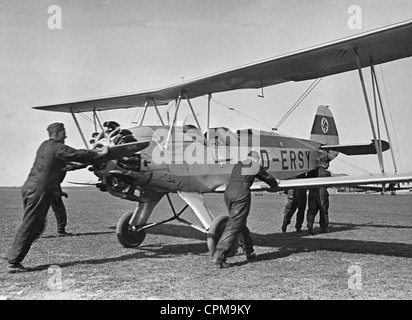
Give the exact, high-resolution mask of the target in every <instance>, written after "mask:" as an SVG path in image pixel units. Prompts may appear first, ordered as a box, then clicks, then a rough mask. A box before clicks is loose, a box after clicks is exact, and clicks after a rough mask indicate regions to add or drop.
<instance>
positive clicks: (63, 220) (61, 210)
mask: <svg viewBox="0 0 412 320" xmlns="http://www.w3.org/2000/svg"><path fill="white" fill-rule="evenodd" d="M51 207H52V209H53V212H54V215H55V217H56V224H57V232H58V233H59V234H61V235H69V233H68V232H66V225H67V212H66V207H65V205H64V203H63V199H62V197H61V196H54V197H53V201H52V203H51Z"/></svg>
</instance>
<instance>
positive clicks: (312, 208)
mask: <svg viewBox="0 0 412 320" xmlns="http://www.w3.org/2000/svg"><path fill="white" fill-rule="evenodd" d="M317 213H318V201H317V200H316V199H314V198H311V197H309V205H308V211H307V213H306V222H307V227H308V233H309V235H312V236H313V235H314V234H315V233H314V232H313V224H314V223H315V217H316V214H317Z"/></svg>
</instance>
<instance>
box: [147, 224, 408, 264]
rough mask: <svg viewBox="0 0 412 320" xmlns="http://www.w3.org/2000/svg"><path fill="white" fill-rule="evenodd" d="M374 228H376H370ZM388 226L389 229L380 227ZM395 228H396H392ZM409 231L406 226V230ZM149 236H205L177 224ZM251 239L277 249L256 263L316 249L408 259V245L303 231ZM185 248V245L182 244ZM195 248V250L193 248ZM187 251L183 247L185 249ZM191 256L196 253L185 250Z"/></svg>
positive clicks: (337, 228) (340, 227) (342, 227)
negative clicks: (329, 236) (323, 235)
mask: <svg viewBox="0 0 412 320" xmlns="http://www.w3.org/2000/svg"><path fill="white" fill-rule="evenodd" d="M364 226H368V227H369V226H371V225H369V224H367V225H363V224H351V223H348V224H343V223H339V224H338V223H336V224H335V223H333V224H331V227H330V232H329V233H335V232H342V231H348V230H353V229H356V228H358V227H364ZM373 226H374V227H377V226H376V225H373ZM384 227H390V226H384ZM395 227H396V228H398V227H399V226H395ZM408 228H409V227H408ZM148 233H149V235H150V234H159V235H167V236H174V237H182V238H187V239H196V240H203V241H204V240H205V239H206V236H205V235H204V234H202V233H200V232H198V231H196V230H194V229H192V228H190V227H187V226H178V225H172V224H169V225H163V226H159V227H156V228H152V229H151V230H150V231H148ZM315 234H316V235H318V234H319V228H315ZM252 238H253V240H254V242H255V245H257V246H262V247H273V248H280V249H279V250H276V251H275V252H269V253H263V254H259V256H258V260H272V259H277V258H282V257H286V256H289V255H291V254H294V253H299V252H313V251H318V250H327V251H338V252H347V253H359V254H376V255H387V256H396V257H404V258H412V245H410V244H404V243H395V242H381V241H365V240H350V239H330V238H328V239H325V238H320V237H317V236H311V237H309V236H308V234H307V231H306V230H303V231H302V232H301V233H296V232H287V233H281V232H279V233H271V234H258V233H253V232H252ZM200 245H201V248H202V251H201V252H207V246H206V244H200ZM178 246H179V245H174V246H171V247H169V246H166V247H165V248H164V249H165V250H170V253H175V252H176V251H174V250H176V248H177V247H178ZM184 246H185V245H184ZM196 248H198V247H197V246H196ZM186 249H187V248H185V250H186ZM179 251H181V252H182V253H183V254H184V253H187V252H185V251H183V250H179ZM189 252H190V253H192V254H196V253H199V252H193V251H189Z"/></svg>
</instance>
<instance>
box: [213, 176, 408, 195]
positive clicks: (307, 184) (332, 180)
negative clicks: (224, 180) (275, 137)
mask: <svg viewBox="0 0 412 320" xmlns="http://www.w3.org/2000/svg"><path fill="white" fill-rule="evenodd" d="M409 181H412V173H404V174H398V173H380V174H364V175H353V176H334V177H325V178H307V179H288V180H281V181H280V182H279V187H278V188H277V189H276V190H275V191H279V190H285V189H291V188H311V187H336V186H356V185H359V184H378V183H397V182H409ZM225 189H226V186H220V187H218V188H217V189H216V190H215V192H224V191H225ZM250 189H251V190H254V191H258V190H269V191H270V187H269V186H268V185H267V184H266V183H264V182H261V181H257V182H255V183H253V185H252V187H251V188H250Z"/></svg>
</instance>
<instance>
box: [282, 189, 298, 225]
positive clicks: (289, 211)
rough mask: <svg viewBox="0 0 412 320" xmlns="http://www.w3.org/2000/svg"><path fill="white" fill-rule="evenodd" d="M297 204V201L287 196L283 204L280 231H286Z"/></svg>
mask: <svg viewBox="0 0 412 320" xmlns="http://www.w3.org/2000/svg"><path fill="white" fill-rule="evenodd" d="M297 206H298V204H297V202H296V201H295V200H294V199H293V198H289V196H288V202H287V203H286V205H285V211H284V213H283V223H282V232H286V229H287V226H288V225H289V224H290V220H291V219H292V217H293V214H294V213H295V211H296V208H297Z"/></svg>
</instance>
